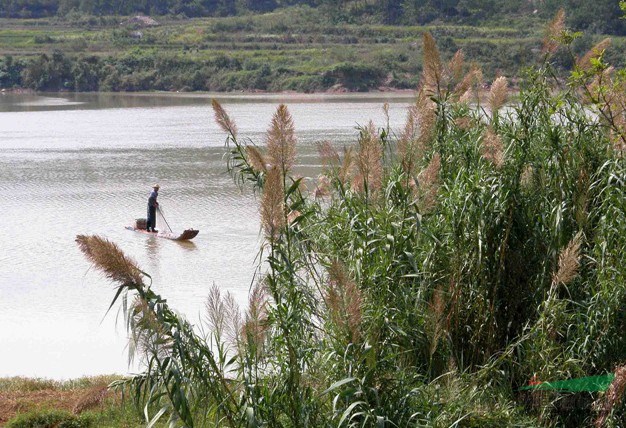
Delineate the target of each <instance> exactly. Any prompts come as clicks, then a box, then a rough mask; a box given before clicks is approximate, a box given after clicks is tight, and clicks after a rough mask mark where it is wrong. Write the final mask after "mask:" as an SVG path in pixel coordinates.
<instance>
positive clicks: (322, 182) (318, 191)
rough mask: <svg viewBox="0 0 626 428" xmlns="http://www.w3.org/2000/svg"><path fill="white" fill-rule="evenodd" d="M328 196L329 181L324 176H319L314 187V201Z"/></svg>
mask: <svg viewBox="0 0 626 428" xmlns="http://www.w3.org/2000/svg"><path fill="white" fill-rule="evenodd" d="M329 194H330V179H329V178H328V176H326V175H320V176H319V177H318V178H317V186H316V187H315V199H319V198H323V197H325V196H328V195H329Z"/></svg>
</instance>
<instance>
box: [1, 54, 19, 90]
mask: <svg viewBox="0 0 626 428" xmlns="http://www.w3.org/2000/svg"><path fill="white" fill-rule="evenodd" d="M23 67H24V64H23V62H22V61H16V60H15V59H13V57H12V56H11V55H7V56H5V57H4V58H2V59H0V88H12V87H14V86H20V85H21V84H22V77H21V75H20V72H21V70H22V68H23Z"/></svg>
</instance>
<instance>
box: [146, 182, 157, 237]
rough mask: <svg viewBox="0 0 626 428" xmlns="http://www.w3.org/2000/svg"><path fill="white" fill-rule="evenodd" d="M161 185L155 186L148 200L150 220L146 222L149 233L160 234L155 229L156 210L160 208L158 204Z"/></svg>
mask: <svg viewBox="0 0 626 428" xmlns="http://www.w3.org/2000/svg"><path fill="white" fill-rule="evenodd" d="M159 189H160V187H159V185H158V184H155V185H154V186H152V192H151V193H150V197H149V198H148V219H147V221H146V230H147V231H148V232H154V233H156V232H158V230H156V229H155V226H156V210H157V208H158V207H159V203H158V202H157V197H158V196H159Z"/></svg>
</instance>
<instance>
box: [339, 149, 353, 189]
mask: <svg viewBox="0 0 626 428" xmlns="http://www.w3.org/2000/svg"><path fill="white" fill-rule="evenodd" d="M353 170H354V155H353V149H352V147H349V148H344V150H343V161H342V162H341V167H340V168H339V174H338V176H339V181H340V182H341V184H342V185H343V186H345V185H346V184H347V183H348V180H349V179H350V177H351V176H352V174H353Z"/></svg>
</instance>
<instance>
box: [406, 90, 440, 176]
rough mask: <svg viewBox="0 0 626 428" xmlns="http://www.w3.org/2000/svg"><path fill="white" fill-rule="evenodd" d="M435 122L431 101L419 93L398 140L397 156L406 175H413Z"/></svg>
mask: <svg viewBox="0 0 626 428" xmlns="http://www.w3.org/2000/svg"><path fill="white" fill-rule="evenodd" d="M435 120H436V114H435V108H434V103H433V101H432V100H430V99H429V98H428V97H427V96H426V95H425V93H424V91H420V92H419V93H418V95H417V99H416V101H415V103H414V104H413V105H411V106H410V107H409V110H408V112H407V118H406V122H405V124H404V128H403V129H402V133H401V134H400V137H399V138H398V155H399V157H400V159H401V165H402V168H403V170H404V171H405V172H406V173H407V174H408V175H411V174H413V172H414V169H415V166H416V163H417V161H418V160H419V159H421V158H422V157H423V156H424V152H425V151H426V148H427V146H428V142H429V141H430V138H431V136H432V131H433V129H434V125H435Z"/></svg>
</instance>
